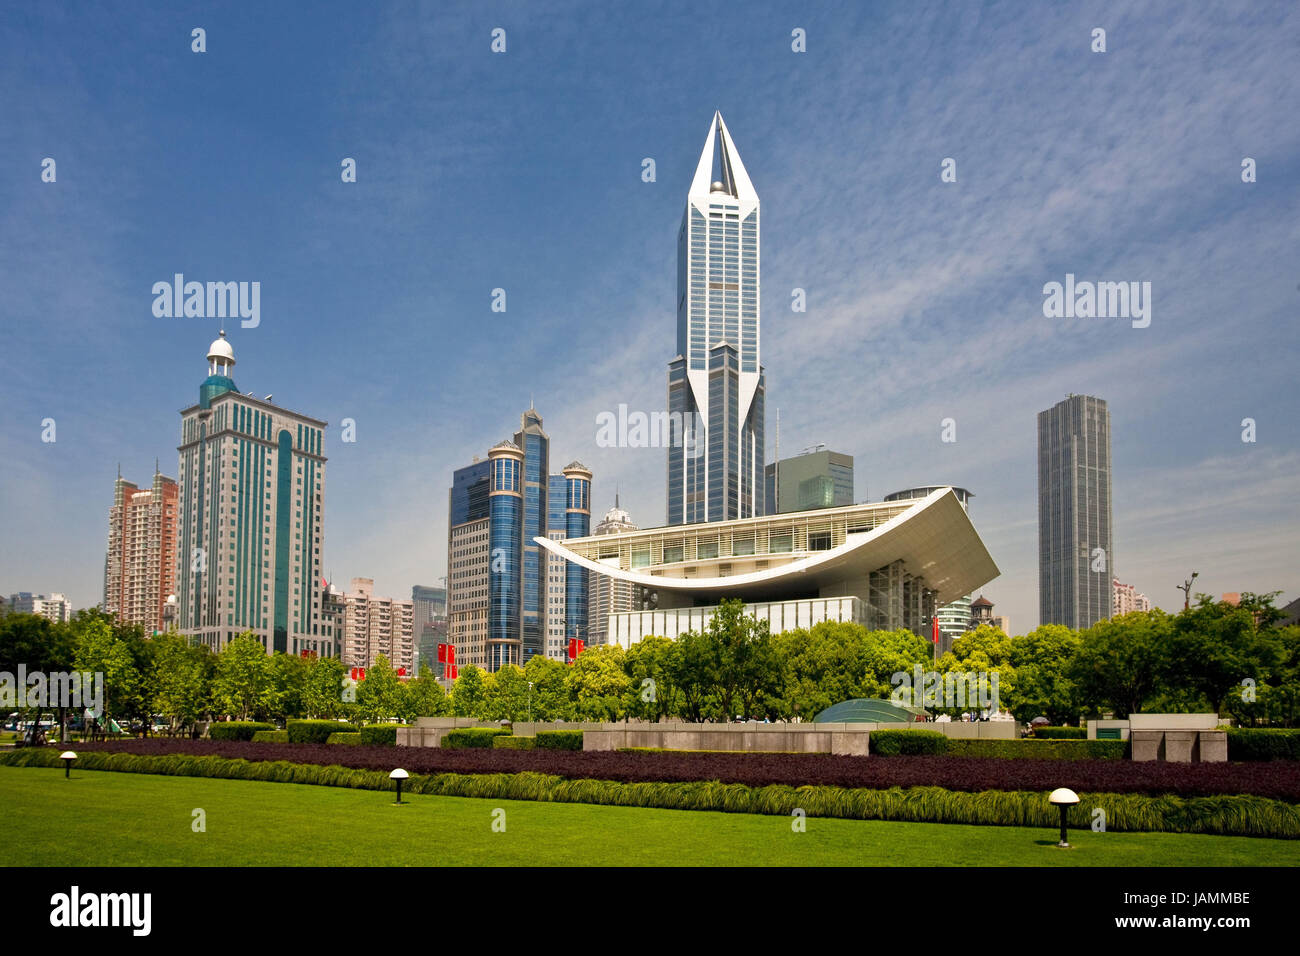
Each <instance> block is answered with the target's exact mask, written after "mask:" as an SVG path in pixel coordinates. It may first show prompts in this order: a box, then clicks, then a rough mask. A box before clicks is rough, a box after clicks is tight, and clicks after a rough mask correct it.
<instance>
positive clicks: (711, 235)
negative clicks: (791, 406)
mask: <svg viewBox="0 0 1300 956" xmlns="http://www.w3.org/2000/svg"><path fill="white" fill-rule="evenodd" d="M715 171H716V172H717V178H714V172H715ZM758 228H759V222H758V194H757V193H756V192H754V186H753V184H752V183H751V182H750V181H749V175H748V174H747V173H746V172H745V165H744V163H742V162H741V161H740V154H739V153H738V152H737V150H736V144H735V143H734V142H733V141H732V139H731V134H730V133H729V132H728V131H727V124H726V123H724V122H723V121H722V114H721V113H714V114H713V122H712V123H711V125H710V126H709V135H708V138H707V139H706V140H705V141H704V150H703V151H702V152H701V153H700V161H699V164H698V165H697V166H696V168H695V178H694V179H693V180H692V181H691V188H690V192H689V193H688V194H687V201H686V212H685V214H684V215H683V216H682V227H681V231H680V233H679V234H678V237H677V357H676V358H675V359H673V360H672V362H670V363H669V365H668V411H669V415H670V423H671V424H670V428H671V429H672V431H673V434H672V436H671V437H672V440H671V441H670V443H669V448H668V524H670V525H672V524H696V523H699V522H703V521H730V520H734V519H737V518H752V517H756V516H760V515H763V514H765V513H766V507H765V501H764V497H765V496H764V482H763V463H764V449H763V403H764V394H765V391H766V385H765V381H764V370H763V366H762V363H761V362H760V359H759V344H760V342H759V323H758V319H759V304H758V292H759V286H758V275H759V252H758V247H759V243H758Z"/></svg>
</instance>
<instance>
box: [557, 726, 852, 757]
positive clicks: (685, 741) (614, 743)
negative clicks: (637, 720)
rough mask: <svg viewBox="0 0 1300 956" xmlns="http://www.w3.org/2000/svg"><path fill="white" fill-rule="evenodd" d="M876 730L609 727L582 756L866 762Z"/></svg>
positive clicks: (593, 733) (585, 743)
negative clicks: (668, 754)
mask: <svg viewBox="0 0 1300 956" xmlns="http://www.w3.org/2000/svg"><path fill="white" fill-rule="evenodd" d="M874 726H875V725H874V724H870V725H868V724H753V723H749V724H689V723H681V722H676V721H674V722H671V723H662V724H604V725H602V726H601V728H600V729H599V730H588V731H585V732H584V733H583V735H582V749H583V750H624V749H627V748H629V747H656V748H662V749H664V750H735V751H746V752H751V753H830V754H850V755H854V756H859V757H865V756H866V755H867V750H868V746H869V741H870V739H871V728H872V727H874Z"/></svg>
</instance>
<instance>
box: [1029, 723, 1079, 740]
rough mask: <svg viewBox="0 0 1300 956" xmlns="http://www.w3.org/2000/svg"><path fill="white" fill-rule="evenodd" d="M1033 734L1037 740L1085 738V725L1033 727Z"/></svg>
mask: <svg viewBox="0 0 1300 956" xmlns="http://www.w3.org/2000/svg"><path fill="white" fill-rule="evenodd" d="M1034 736H1035V737H1037V738H1038V739H1039V740H1087V739H1088V728H1087V727H1043V726H1039V727H1035V728H1034Z"/></svg>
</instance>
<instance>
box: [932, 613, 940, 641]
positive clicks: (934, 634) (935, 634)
mask: <svg viewBox="0 0 1300 956" xmlns="http://www.w3.org/2000/svg"><path fill="white" fill-rule="evenodd" d="M930 620H931V622H932V623H933V625H934V628H933V631H932V636H931V640H933V641H934V643H936V644H938V643H939V616H938V615H937V614H936V615H935V616H934V617H932V618H931V619H930Z"/></svg>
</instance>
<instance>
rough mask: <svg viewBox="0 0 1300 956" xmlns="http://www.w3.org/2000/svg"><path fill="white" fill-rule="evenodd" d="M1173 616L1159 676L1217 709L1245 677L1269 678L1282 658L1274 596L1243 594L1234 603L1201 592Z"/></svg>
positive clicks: (1172, 688)
mask: <svg viewBox="0 0 1300 956" xmlns="http://www.w3.org/2000/svg"><path fill="white" fill-rule="evenodd" d="M1197 597H1198V598H1199V600H1198V602H1197V604H1196V605H1195V606H1194V607H1192V608H1189V609H1188V610H1185V611H1183V612H1181V613H1180V614H1179V615H1178V616H1177V617H1175V618H1174V619H1173V627H1172V629H1171V631H1170V633H1169V634H1168V636H1167V638H1166V650H1165V653H1164V655H1163V657H1162V667H1161V670H1160V676H1161V678H1162V682H1163V684H1164V686H1165V688H1167V689H1168V690H1169V691H1174V690H1176V689H1186V690H1190V691H1194V692H1195V693H1196V694H1197V695H1199V696H1200V697H1202V698H1204V700H1205V701H1206V703H1207V704H1208V706H1209V707H1210V708H1211V709H1213V710H1214V712H1215V713H1219V712H1221V711H1222V710H1223V707H1224V703H1225V700H1226V699H1227V697H1228V695H1229V694H1231V693H1233V692H1234V691H1235V690H1237V689H1238V688H1240V687H1241V682H1242V680H1243V679H1244V678H1250V679H1252V680H1254V681H1256V682H1257V683H1259V682H1263V681H1266V680H1267V676H1268V675H1269V674H1271V673H1272V671H1273V669H1274V667H1275V666H1276V665H1277V664H1278V662H1279V661H1280V660H1281V659H1282V656H1283V650H1282V647H1281V645H1280V644H1279V643H1278V641H1277V639H1276V636H1275V633H1274V631H1273V629H1272V628H1271V627H1270V625H1271V624H1272V622H1273V621H1274V620H1276V619H1277V617H1278V614H1279V612H1277V609H1276V608H1274V607H1273V605H1272V598H1273V595H1255V594H1250V593H1247V594H1244V595H1242V598H1241V602H1240V603H1239V604H1237V605H1233V604H1229V603H1228V602H1226V601H1214V600H1212V599H1211V598H1210V597H1209V596H1208V595H1205V594H1201V595H1198V596H1197Z"/></svg>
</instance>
